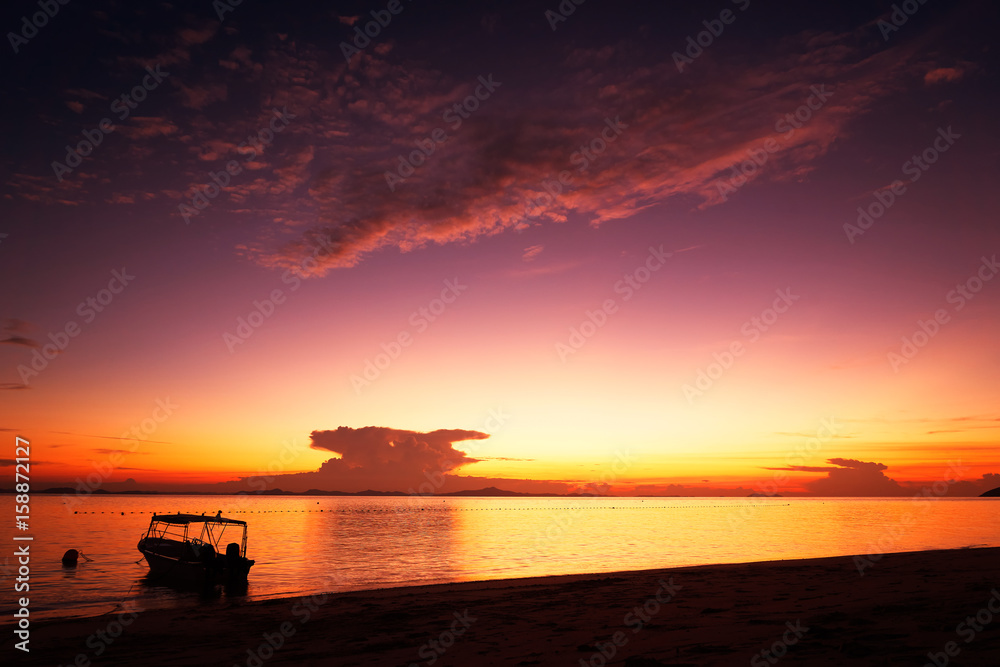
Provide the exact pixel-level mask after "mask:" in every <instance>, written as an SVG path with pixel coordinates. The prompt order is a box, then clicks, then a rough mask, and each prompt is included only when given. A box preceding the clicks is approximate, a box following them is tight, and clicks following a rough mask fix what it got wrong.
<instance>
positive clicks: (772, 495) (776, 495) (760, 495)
mask: <svg viewBox="0 0 1000 667" xmlns="http://www.w3.org/2000/svg"><path fill="white" fill-rule="evenodd" d="M747 498H784V496H782V495H781V494H780V493H757V492H754V493H751V494H750V495H748V496H747Z"/></svg>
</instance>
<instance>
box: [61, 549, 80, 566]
mask: <svg viewBox="0 0 1000 667" xmlns="http://www.w3.org/2000/svg"><path fill="white" fill-rule="evenodd" d="M79 558H80V552H79V551H77V550H76V549H70V550H69V551H67V552H66V553H64V554H63V557H62V564H63V565H69V566H75V565H76V562H77V560H79Z"/></svg>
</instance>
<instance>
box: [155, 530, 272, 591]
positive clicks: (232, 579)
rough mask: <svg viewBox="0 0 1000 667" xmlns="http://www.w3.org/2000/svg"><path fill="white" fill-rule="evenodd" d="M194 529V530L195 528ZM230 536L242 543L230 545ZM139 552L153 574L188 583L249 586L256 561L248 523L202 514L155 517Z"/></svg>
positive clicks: (231, 543)
mask: <svg viewBox="0 0 1000 667" xmlns="http://www.w3.org/2000/svg"><path fill="white" fill-rule="evenodd" d="M192 528H193V529H192ZM227 531H228V535H229V536H230V539H236V538H237V533H239V534H240V535H239V540H240V541H239V542H235V541H233V542H230V543H229V544H227V545H226V550H225V553H223V552H222V551H220V549H219V546H220V545H221V544H223V538H225V537H226V536H227ZM137 548H138V549H139V552H140V553H141V554H142V555H143V556H145V558H146V562H147V563H149V574H150V575H151V576H156V577H164V578H171V579H175V580H178V581H182V582H185V583H197V584H207V585H214V584H217V583H225V584H230V585H232V584H236V585H239V584H246V582H247V576H248V575H249V574H250V568H251V567H252V566H253V564H254V561H252V560H250V559H248V558H247V557H246V556H247V522H246V521H239V520H237V519H227V518H225V517H223V516H222V512H219V513H218V514H216V515H215V516H205V515H203V514H202V515H198V514H154V515H153V518H152V519H151V520H150V522H149V529H148V530H147V531H146V534H145V535H144V536H143V537H142V539H140V540H139V544H138V545H137Z"/></svg>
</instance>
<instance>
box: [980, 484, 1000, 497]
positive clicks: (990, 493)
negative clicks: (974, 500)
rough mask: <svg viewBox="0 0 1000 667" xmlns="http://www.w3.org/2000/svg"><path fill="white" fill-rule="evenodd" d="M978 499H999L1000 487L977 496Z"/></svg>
mask: <svg viewBox="0 0 1000 667" xmlns="http://www.w3.org/2000/svg"><path fill="white" fill-rule="evenodd" d="M979 497H980V498H1000V486H998V487H997V488H995V489H990V490H989V491H985V492H983V493H980V494H979Z"/></svg>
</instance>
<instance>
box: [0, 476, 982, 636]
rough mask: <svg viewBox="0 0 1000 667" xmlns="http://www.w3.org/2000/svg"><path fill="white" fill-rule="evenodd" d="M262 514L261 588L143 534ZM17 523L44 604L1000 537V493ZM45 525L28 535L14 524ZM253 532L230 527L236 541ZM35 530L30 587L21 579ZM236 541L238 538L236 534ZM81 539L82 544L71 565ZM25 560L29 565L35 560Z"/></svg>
mask: <svg viewBox="0 0 1000 667" xmlns="http://www.w3.org/2000/svg"><path fill="white" fill-rule="evenodd" d="M219 511H221V512H222V515H223V516H226V517H230V518H235V519H241V520H244V521H246V522H247V524H248V548H247V556H248V557H249V558H252V559H254V560H255V561H256V564H255V565H254V566H253V568H252V570H251V571H250V577H249V587H248V588H247V590H246V591H245V592H243V591H241V592H236V593H227V592H225V591H223V590H222V588H221V587H219V588H217V589H214V590H212V591H210V592H206V591H204V590H184V589H178V588H175V587H171V586H166V585H163V583H162V582H158V581H155V580H150V579H149V578H148V577H147V574H148V567H147V565H146V563H145V561H144V560H142V558H141V556H142V555H141V554H140V553H139V552H138V550H137V549H136V544H137V542H138V541H139V539H140V538H141V537H142V536H143V535H144V533H145V531H146V529H147V528H148V526H149V522H150V518H151V517H152V515H153V514H154V513H155V514H175V513H189V514H203V513H204V514H207V515H213V516H214V515H215V514H216V513H217V512H219ZM30 512H31V513H30V519H29V525H28V530H26V531H24V530H17V529H16V528H15V526H14V525H13V522H12V524H11V525H10V527H9V528H6V529H4V530H3V531H2V535H3V540H4V542H5V543H6V545H7V546H6V547H5V548H4V550H3V552H2V555H0V579H2V580H3V584H2V585H3V588H4V589H5V590H6V591H7V593H6V594H5V596H4V598H5V599H9V598H10V596H12V595H13V597H14V598H15V599H16V598H17V597H20V596H24V597H28V598H29V600H30V609H31V614H32V617H33V618H36V619H38V618H47V617H48V618H51V617H66V616H92V615H99V614H103V613H107V612H111V611H114V610H115V609H117V608H119V606H121V605H126V604H129V605H131V606H130V608H131V609H134V610H139V611H141V610H146V609H152V608H162V607H182V608H183V607H191V606H195V605H199V606H205V605H208V606H212V605H218V606H220V607H221V606H225V605H231V604H239V603H243V602H246V601H252V600H263V599H268V598H278V597H297V596H306V595H313V594H316V593H321V592H337V591H349V590H364V589H376V588H390V587H397V586H410V585H418V584H439V583H448V582H460V581H474V580H488V579H506V578H513V577H535V576H546V575H559V574H578V573H599V572H617V571H623V570H645V569H655V568H668V567H676V566H687V565H707V564H715V563H743V562H752V561H768V560H789V559H799V558H815V557H823V556H845V555H854V554H862V555H868V556H869V559H868V560H869V561H870V563H871V565H870V567H876V568H877V567H878V555H879V554H883V553H892V552H901V551H922V550H927V549H955V548H970V547H985V546H1000V499H990V498H935V497H930V498H922V499H916V498H903V499H900V498H774V497H772V498H607V497H600V498H590V497H581V498H521V497H518V498H472V497H448V498H435V497H416V496H407V497H354V496H352V497H329V496H327V497H308V496H291V497H288V496H285V497H281V496H169V495H143V496H132V495H94V496H90V497H87V498H85V499H82V501H81V502H78V503H75V504H74V503H70V502H67V500H66V499H65V498H63V497H61V496H58V495H41V494H39V495H34V496H32V498H31V503H30ZM15 536H17V537H31V538H33V539H32V540H30V541H28V540H20V541H15V540H14V539H13V538H14V537H15ZM229 541H238V539H232V540H231V539H229V537H228V535H227V538H226V539H225V540H224V542H229ZM24 545H29V551H30V563H29V565H28V567H29V568H30V573H29V574H28V575H27V576H28V581H27V583H28V584H29V587H30V588H29V591H28V592H23V591H22V592H19V593H16V594H15V593H12V591H13V590H14V588H15V583H16V580H17V577H19V576H20V575H19V574H18V569H19V567H21V566H20V564H19V563H18V558H17V556H16V555H15V552H16V550H17V549H18V548H20V547H22V546H24ZM223 548H224V545H223ZM67 549H77V550H79V551H81V552H82V553H83V554H84V555H85V556H86V559H83V558H81V559H80V561H79V563H78V564H77V566H76V567H65V566H63V565H62V563H61V557H62V555H63V553H64V552H65V551H66V550H67ZM22 574H23V573H22Z"/></svg>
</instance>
